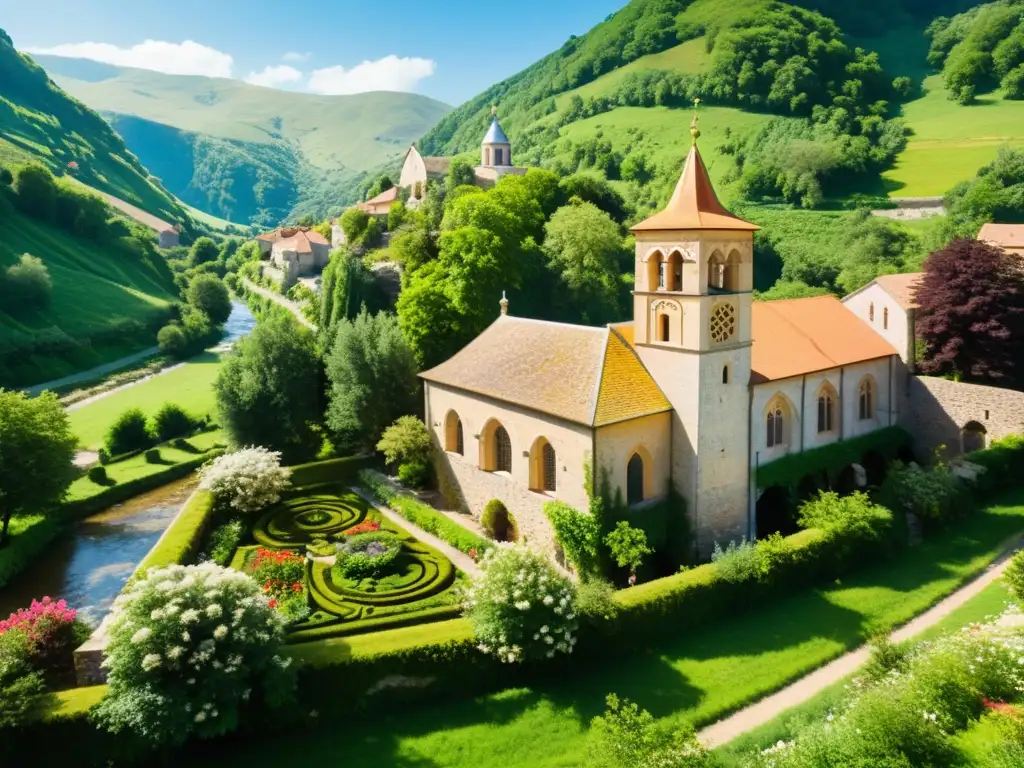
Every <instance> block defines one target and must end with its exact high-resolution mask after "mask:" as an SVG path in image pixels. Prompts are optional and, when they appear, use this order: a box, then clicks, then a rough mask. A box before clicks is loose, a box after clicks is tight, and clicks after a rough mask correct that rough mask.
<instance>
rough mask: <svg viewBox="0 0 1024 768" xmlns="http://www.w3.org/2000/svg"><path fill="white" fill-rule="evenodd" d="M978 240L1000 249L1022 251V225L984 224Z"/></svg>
mask: <svg viewBox="0 0 1024 768" xmlns="http://www.w3.org/2000/svg"><path fill="white" fill-rule="evenodd" d="M978 239H979V240H981V241H983V242H986V243H989V244H990V245H996V246H999V247H1000V248H1014V249H1018V248H1022V249H1024V224H985V225H984V226H983V227H982V228H981V231H980V232H978Z"/></svg>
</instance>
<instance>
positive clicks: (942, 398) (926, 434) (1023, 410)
mask: <svg viewBox="0 0 1024 768" xmlns="http://www.w3.org/2000/svg"><path fill="white" fill-rule="evenodd" d="M971 422H975V423H976V424H978V425H981V427H983V428H984V431H985V444H986V445H987V444H988V443H989V442H991V441H992V440H997V439H999V438H1001V437H1006V436H1007V435H1011V434H1021V433H1024V392H1017V391H1014V390H1010V389H999V388H997V387H986V386H982V385H980V384H965V383H964V382H960V381H949V380H947V379H939V378H934V377H931V376H910V377H908V380H907V387H906V392H905V403H904V406H903V408H902V409H901V418H900V424H901V426H903V427H905V428H906V429H907V431H908V432H910V434H911V435H913V437H914V452H915V454H916V455H917V457H918V458H919V459H921V460H926V459H928V458H930V457H931V456H932V454H933V453H934V452H935V450H936V449H938V448H939V446H945V450H944V452H943V455H944V456H945V457H947V458H950V457H953V456H957V455H959V454H960V453H962V452H963V443H962V433H963V429H964V427H965V426H967V425H968V424H969V423H971ZM972 428H973V429H977V428H976V427H973V425H972Z"/></svg>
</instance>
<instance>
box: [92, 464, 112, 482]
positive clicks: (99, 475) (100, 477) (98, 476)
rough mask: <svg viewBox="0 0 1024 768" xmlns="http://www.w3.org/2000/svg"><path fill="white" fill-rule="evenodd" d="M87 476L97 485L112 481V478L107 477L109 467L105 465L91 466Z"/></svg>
mask: <svg viewBox="0 0 1024 768" xmlns="http://www.w3.org/2000/svg"><path fill="white" fill-rule="evenodd" d="M86 476H87V477H88V478H89V479H90V480H91V481H92V482H94V483H96V485H106V484H107V483H109V482H110V478H108V477H107V468H106V467H104V466H97V467H89V471H88V472H86Z"/></svg>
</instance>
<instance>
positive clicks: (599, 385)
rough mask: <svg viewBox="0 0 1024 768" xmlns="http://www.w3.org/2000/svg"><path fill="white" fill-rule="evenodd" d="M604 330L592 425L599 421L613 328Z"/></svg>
mask: <svg viewBox="0 0 1024 768" xmlns="http://www.w3.org/2000/svg"><path fill="white" fill-rule="evenodd" d="M602 330H604V331H605V340H604V344H603V345H602V346H601V363H600V365H598V367H597V381H596V382H594V392H593V393H592V396H591V407H590V419H589V422H590V424H591V426H593V424H594V422H595V421H597V404H598V403H599V402H600V401H601V388H602V387H603V386H604V367H605V365H607V364H608V344H609V343H610V342H611V339H612V330H611V328H608V327H605V328H604V329H602Z"/></svg>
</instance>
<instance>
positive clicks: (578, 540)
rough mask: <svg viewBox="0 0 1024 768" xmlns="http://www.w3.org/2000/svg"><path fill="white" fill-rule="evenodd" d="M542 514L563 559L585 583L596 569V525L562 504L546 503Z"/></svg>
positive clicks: (589, 516)
mask: <svg viewBox="0 0 1024 768" xmlns="http://www.w3.org/2000/svg"><path fill="white" fill-rule="evenodd" d="M544 514H545V515H546V516H547V518H548V520H550V521H551V526H552V527H553V528H554V529H555V538H556V539H557V540H558V545H559V546H560V547H561V548H562V551H563V552H564V553H565V559H566V560H567V561H568V562H569V563H571V564H572V567H573V568H575V569H576V572H577V573H579V575H580V578H581V579H583V581H587V580H588V579H589V577H590V576H591V575H592V574H594V573H596V572H597V568H598V559H597V554H598V546H599V545H600V543H601V523H600V521H599V520H598V519H597V518H596V517H595V516H594V515H592V514H590V513H588V512H580V511H579V510H576V509H573V508H572V507H570V506H569V505H568V504H566V503H565V502H562V501H549V502H547V503H546V504H545V505H544Z"/></svg>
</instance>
